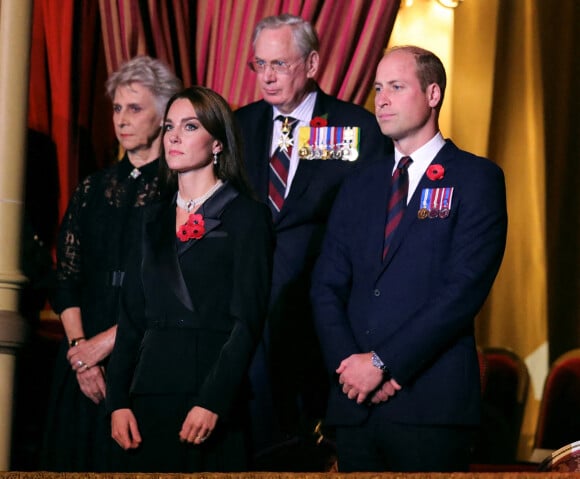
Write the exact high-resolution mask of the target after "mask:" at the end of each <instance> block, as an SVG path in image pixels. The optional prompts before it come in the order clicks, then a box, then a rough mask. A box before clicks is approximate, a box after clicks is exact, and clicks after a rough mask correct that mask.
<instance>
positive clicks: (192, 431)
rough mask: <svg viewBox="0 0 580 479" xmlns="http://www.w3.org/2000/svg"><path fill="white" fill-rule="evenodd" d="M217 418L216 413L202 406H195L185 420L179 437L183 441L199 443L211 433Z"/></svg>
mask: <svg viewBox="0 0 580 479" xmlns="http://www.w3.org/2000/svg"><path fill="white" fill-rule="evenodd" d="M217 420H218V415H217V414H216V413H214V412H211V411H210V410H209V409H205V408H203V407H201V406H194V407H193V408H192V409H191V410H190V411H189V413H188V414H187V417H186V418H185V421H183V426H181V431H180V432H179V438H180V439H181V440H182V441H183V442H189V443H192V444H197V445H199V444H201V443H202V442H204V441H205V440H206V439H207V438H208V437H209V436H210V435H211V433H212V431H213V430H214V429H215V425H216V423H217Z"/></svg>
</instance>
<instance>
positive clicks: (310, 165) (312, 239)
mask: <svg viewBox="0 0 580 479" xmlns="http://www.w3.org/2000/svg"><path fill="white" fill-rule="evenodd" d="M253 46H254V57H253V59H252V61H250V63H249V66H250V68H251V69H252V70H253V71H254V72H256V76H257V81H258V83H259V85H260V87H261V90H262V94H263V100H260V101H258V102H255V103H252V104H250V105H247V106H245V107H243V108H241V109H239V110H238V111H237V112H236V116H237V119H238V120H239V124H240V126H241V129H242V135H243V140H244V160H245V163H246V167H247V171H248V174H249V178H250V181H251V183H252V185H253V187H254V189H255V191H256V193H257V195H258V197H259V198H260V199H261V200H263V201H264V202H266V203H268V204H269V205H270V207H271V209H272V211H273V220H274V227H275V232H276V240H277V244H276V248H275V253H274V271H273V284H272V295H271V301H270V314H269V319H268V322H267V329H266V333H265V337H264V342H263V345H262V346H263V348H262V349H261V350H259V351H258V353H257V355H256V358H255V360H254V365H253V368H252V376H253V384H254V389H255V394H256V404H255V405H256V408H255V409H256V413H255V414H254V421H255V434H256V436H257V437H256V445H257V447H258V448H260V447H263V446H265V445H271V444H272V443H273V442H274V443H275V442H277V441H278V440H280V439H284V438H287V437H291V436H294V435H295V434H297V433H298V432H300V431H310V432H312V429H313V427H314V424H315V422H316V420H317V419H319V418H321V417H322V416H323V414H324V409H325V405H326V396H327V389H328V385H327V382H326V373H325V371H324V366H323V361H322V356H321V353H320V347H319V344H318V340H317V338H316V333H315V330H314V325H313V321H312V313H311V305H310V300H309V289H310V276H311V272H312V268H313V266H314V262H315V260H316V258H317V256H318V254H319V250H320V244H321V242H322V237H323V235H324V231H325V228H326V222H327V219H328V215H329V213H330V208H331V205H332V203H333V200H334V197H335V195H336V192H337V191H338V187H339V185H340V184H341V182H342V180H343V179H344V178H345V177H346V176H347V175H348V174H350V173H351V172H352V171H353V170H354V169H357V168H358V167H359V166H360V165H361V164H363V163H364V164H366V163H370V162H372V161H373V160H374V159H379V158H384V157H385V156H386V155H387V154H388V153H389V151H392V146H391V143H390V141H389V140H388V139H386V138H385V137H384V136H383V135H381V132H380V130H379V128H378V127H377V124H376V121H375V119H374V118H373V115H372V114H371V113H369V112H368V111H366V110H365V109H364V108H362V107H360V106H357V105H353V104H350V103H346V102H343V101H340V100H338V99H337V98H334V97H331V96H329V95H327V94H325V93H324V92H323V91H322V90H321V89H320V88H319V87H318V86H317V84H316V82H315V81H314V77H315V76H316V74H317V72H318V68H319V54H318V38H317V36H316V32H315V31H314V29H313V28H312V26H311V25H310V23H308V22H306V21H305V20H303V19H302V18H300V17H296V16H292V15H288V14H284V15H280V16H275V17H268V18H265V19H263V20H262V21H260V23H259V24H258V25H257V27H256V29H255V31H254V38H253ZM279 117H283V118H279ZM285 118H288V119H285ZM313 125H318V126H322V127H327V128H311V129H310V130H309V133H308V135H309V136H308V137H306V140H304V139H303V140H300V135H301V134H302V133H303V132H304V131H305V130H304V129H303V130H300V128H301V127H312V126H313ZM331 127H334V128H331ZM344 127H357V128H358V130H357V129H354V130H353V129H346V128H344ZM301 131H302V133H301ZM322 132H324V133H322ZM349 134H350V137H349ZM359 135H360V136H359ZM322 136H324V138H322ZM327 137H328V138H330V141H326V139H327ZM353 137H354V138H353ZM307 143H308V144H307ZM278 147H280V148H278ZM303 147H304V148H303ZM277 149H278V150H279V151H278V152H277V151H276V150H277ZM280 150H282V151H283V153H284V155H285V158H283V160H284V159H285V162H286V164H285V165H280V164H278V166H277V167H276V168H278V169H277V171H276V175H277V176H278V180H280V181H281V182H280V183H278V185H277V188H278V189H277V190H276V186H275V185H274V183H273V181H275V180H273V179H272V178H271V168H272V166H271V165H274V163H271V161H272V160H273V158H274V157H275V156H276V154H278V153H280ZM280 168H282V170H283V171H281V170H280ZM272 174H274V173H273V170H272ZM270 389H271V390H270ZM270 392H271V393H272V395H273V405H274V412H272V410H271V409H270V411H268V407H269V406H270V407H271V403H270V400H269V399H268V398H267V395H269V394H270ZM269 412H270V413H272V414H273V417H272V416H270V415H269ZM260 421H261V424H260ZM273 421H274V422H273ZM276 422H279V424H278V426H279V427H278V426H276V425H274V423H276ZM277 429H279V430H278V431H276V430H277ZM276 432H277V433H281V434H278V435H277V434H276ZM272 435H273V436H272ZM269 436H270V437H269Z"/></svg>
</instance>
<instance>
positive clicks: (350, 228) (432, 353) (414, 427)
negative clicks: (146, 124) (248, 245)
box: [311, 46, 507, 472]
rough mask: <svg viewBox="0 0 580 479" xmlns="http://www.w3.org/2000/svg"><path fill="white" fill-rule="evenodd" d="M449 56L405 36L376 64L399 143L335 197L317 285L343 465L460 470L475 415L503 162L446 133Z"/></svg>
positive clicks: (500, 235)
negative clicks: (479, 318)
mask: <svg viewBox="0 0 580 479" xmlns="http://www.w3.org/2000/svg"><path fill="white" fill-rule="evenodd" d="M445 81H446V80H445V69H444V67H443V65H442V63H441V61H440V60H439V58H437V56H435V55H434V54H433V53H431V52H429V51H426V50H423V49H421V48H417V47H412V46H407V47H399V48H394V49H391V50H389V51H388V52H387V53H386V55H385V56H384V57H383V59H382V60H381V62H380V63H379V65H378V68H377V74H376V83H375V89H376V98H375V109H376V117H377V121H378V123H379V126H380V128H381V131H382V132H383V134H384V135H387V136H389V137H390V138H391V139H392V140H393V142H394V145H395V153H394V155H391V157H390V158H388V160H387V161H383V162H382V163H379V164H374V165H371V166H370V167H369V168H365V169H364V170H363V171H361V172H360V173H357V174H356V175H353V176H352V177H351V178H349V179H348V180H347V181H345V183H344V184H343V187H342V189H341V191H340V193H339V194H338V197H337V199H336V201H335V204H334V207H333V210H332V214H331V217H330V222H329V225H328V230H327V234H326V237H325V240H324V244H323V249H322V253H321V255H320V258H319V260H318V263H317V266H316V269H315V272H314V276H313V287H312V292H311V294H312V302H313V307H314V315H315V323H316V327H317V330H318V334H319V338H320V341H321V345H322V350H323V354H324V358H325V363H326V366H327V369H328V371H329V373H330V375H331V377H332V380H331V383H332V384H331V391H330V395H329V403H328V410H327V421H328V423H329V424H333V425H336V427H337V431H336V440H337V449H338V467H339V470H341V471H345V472H347V471H385V470H392V471H455V470H465V469H467V467H468V464H469V458H470V445H471V443H472V437H473V433H474V431H475V428H476V427H477V424H478V422H479V416H480V383H479V368H478V361H477V353H476V347H475V338H474V317H475V315H476V314H477V312H478V311H479V309H480V308H481V306H482V304H483V302H484V300H485V298H486V297H487V295H488V293H489V290H490V288H491V285H492V283H493V281H494V279H495V276H496V274H497V271H498V269H499V267H500V263H501V260H502V257H503V253H504V248H505V240H506V230H507V213H506V203H505V182H504V176H503V173H502V171H501V169H500V168H499V167H498V166H496V165H495V164H494V163H492V162H491V161H489V160H487V159H485V158H481V157H477V156H475V155H472V154H470V153H468V152H465V151H462V150H460V149H459V148H457V147H456V146H455V145H454V144H453V143H452V142H451V141H450V140H444V139H443V136H442V135H441V133H440V131H439V126H438V117H439V110H440V108H441V103H442V101H443V96H444V93H445Z"/></svg>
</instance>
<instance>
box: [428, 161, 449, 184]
mask: <svg viewBox="0 0 580 479" xmlns="http://www.w3.org/2000/svg"><path fill="white" fill-rule="evenodd" d="M444 176H445V168H443V166H441V165H439V164H436V165H429V168H427V178H429V179H430V180H431V181H436V180H440V179H441V178H443V177H444Z"/></svg>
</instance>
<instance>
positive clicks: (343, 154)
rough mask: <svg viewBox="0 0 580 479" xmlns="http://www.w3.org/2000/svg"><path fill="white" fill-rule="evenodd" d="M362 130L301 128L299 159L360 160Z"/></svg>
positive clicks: (349, 127) (347, 127)
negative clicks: (359, 149)
mask: <svg viewBox="0 0 580 479" xmlns="http://www.w3.org/2000/svg"><path fill="white" fill-rule="evenodd" d="M359 137H360V128H358V127H353V126H318V127H308V126H301V127H300V128H299V129H298V145H299V146H300V148H299V150H298V157H299V158H300V159H301V160H344V161H355V160H356V159H357V158H358V148H359Z"/></svg>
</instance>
